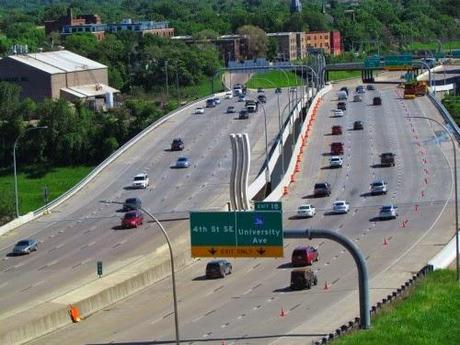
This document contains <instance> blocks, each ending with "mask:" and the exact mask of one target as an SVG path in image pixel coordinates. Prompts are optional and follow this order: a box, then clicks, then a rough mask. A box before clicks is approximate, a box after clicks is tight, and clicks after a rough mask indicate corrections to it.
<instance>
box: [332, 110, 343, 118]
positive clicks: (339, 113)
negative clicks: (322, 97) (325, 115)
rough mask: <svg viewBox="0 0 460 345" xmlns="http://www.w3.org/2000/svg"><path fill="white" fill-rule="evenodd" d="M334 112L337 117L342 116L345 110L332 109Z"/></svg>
mask: <svg viewBox="0 0 460 345" xmlns="http://www.w3.org/2000/svg"><path fill="white" fill-rule="evenodd" d="M332 112H333V113H334V116H336V117H342V116H343V110H342V109H334V110H332Z"/></svg>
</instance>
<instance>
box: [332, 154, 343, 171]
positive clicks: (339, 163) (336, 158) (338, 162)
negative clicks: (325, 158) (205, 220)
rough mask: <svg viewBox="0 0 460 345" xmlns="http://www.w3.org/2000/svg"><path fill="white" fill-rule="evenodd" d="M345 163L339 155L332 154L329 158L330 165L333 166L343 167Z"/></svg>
mask: <svg viewBox="0 0 460 345" xmlns="http://www.w3.org/2000/svg"><path fill="white" fill-rule="evenodd" d="M342 165H343V159H342V157H339V156H332V157H331V158H329V167H331V168H341V167H342Z"/></svg>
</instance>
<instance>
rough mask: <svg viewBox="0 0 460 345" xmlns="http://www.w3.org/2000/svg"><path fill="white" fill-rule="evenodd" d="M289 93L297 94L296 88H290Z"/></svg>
mask: <svg viewBox="0 0 460 345" xmlns="http://www.w3.org/2000/svg"><path fill="white" fill-rule="evenodd" d="M289 92H292V93H295V92H297V88H296V87H291V88H290V89H289Z"/></svg>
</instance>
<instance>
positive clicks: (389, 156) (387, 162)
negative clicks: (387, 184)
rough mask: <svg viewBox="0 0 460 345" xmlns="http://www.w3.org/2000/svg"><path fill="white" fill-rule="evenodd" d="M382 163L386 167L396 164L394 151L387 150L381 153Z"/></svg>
mask: <svg viewBox="0 0 460 345" xmlns="http://www.w3.org/2000/svg"><path fill="white" fill-rule="evenodd" d="M380 165H381V166H385V167H391V166H393V167H394V166H395V154H394V153H393V152H385V153H382V154H381V155H380Z"/></svg>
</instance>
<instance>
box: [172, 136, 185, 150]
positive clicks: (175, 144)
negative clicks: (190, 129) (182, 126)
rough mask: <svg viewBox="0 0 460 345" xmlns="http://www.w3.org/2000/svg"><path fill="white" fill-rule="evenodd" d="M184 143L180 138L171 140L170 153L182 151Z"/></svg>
mask: <svg viewBox="0 0 460 345" xmlns="http://www.w3.org/2000/svg"><path fill="white" fill-rule="evenodd" d="M184 147H185V146H184V142H183V141H182V139H181V138H175V139H173V141H172V143H171V151H182V150H183V149H184Z"/></svg>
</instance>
